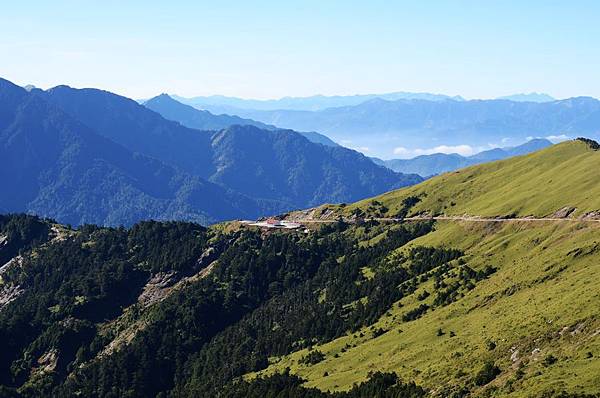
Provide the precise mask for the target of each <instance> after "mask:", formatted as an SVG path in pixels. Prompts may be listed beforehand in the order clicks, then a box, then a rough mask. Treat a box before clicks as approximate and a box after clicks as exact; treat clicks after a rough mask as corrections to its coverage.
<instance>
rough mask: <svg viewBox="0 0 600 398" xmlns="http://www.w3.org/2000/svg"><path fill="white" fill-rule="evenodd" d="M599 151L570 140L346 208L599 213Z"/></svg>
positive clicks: (448, 212)
mask: <svg viewBox="0 0 600 398" xmlns="http://www.w3.org/2000/svg"><path fill="white" fill-rule="evenodd" d="M599 168H600V151H594V150H592V149H590V148H589V147H588V146H587V145H586V144H585V143H583V142H581V141H569V142H564V143H561V144H558V145H554V146H552V147H550V148H547V149H544V150H541V151H539V152H535V153H533V154H529V155H525V156H519V157H515V158H510V159H506V160H501V161H497V162H492V163H487V164H483V165H477V166H472V167H468V168H465V169H461V170H458V171H454V172H449V173H446V174H442V175H440V176H438V177H434V178H432V179H430V180H427V181H425V182H423V183H421V184H418V185H415V186H412V187H408V188H404V189H400V190H396V191H392V192H389V193H386V194H383V195H381V196H378V197H376V198H370V199H366V200H363V201H360V202H357V203H354V204H351V205H347V206H345V207H344V208H341V207H339V206H336V205H326V206H327V207H329V208H331V209H333V210H336V212H337V213H343V214H346V215H350V214H352V212H353V211H354V210H355V209H357V208H361V209H363V210H366V209H367V208H368V207H369V206H370V205H371V203H372V201H373V200H377V201H379V202H381V203H382V204H383V205H384V206H385V207H387V208H388V209H389V211H388V212H387V214H388V215H395V214H396V213H397V212H398V210H399V209H400V208H401V201H402V199H404V198H406V197H409V196H418V197H419V198H421V201H420V202H419V203H418V204H417V205H416V206H414V207H413V208H412V210H411V214H420V213H427V214H435V215H441V214H446V215H464V214H469V215H480V216H507V215H516V216H529V215H534V216H539V217H544V216H549V215H552V214H554V213H555V212H556V211H557V210H560V209H562V208H564V207H576V211H575V212H574V213H573V216H580V215H583V214H584V213H586V212H589V211H595V210H600V184H598V174H597V170H598V169H599Z"/></svg>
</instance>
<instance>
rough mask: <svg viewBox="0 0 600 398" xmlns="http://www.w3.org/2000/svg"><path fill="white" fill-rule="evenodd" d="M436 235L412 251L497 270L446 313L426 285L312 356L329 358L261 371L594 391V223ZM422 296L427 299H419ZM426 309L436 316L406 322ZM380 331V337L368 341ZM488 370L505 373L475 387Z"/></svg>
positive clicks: (462, 228) (463, 226)
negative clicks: (436, 252) (454, 256)
mask: <svg viewBox="0 0 600 398" xmlns="http://www.w3.org/2000/svg"><path fill="white" fill-rule="evenodd" d="M563 147H567V148H572V147H577V145H573V144H568V145H565V146H563ZM588 156H589V155H588ZM436 228H437V230H436V231H435V232H433V233H431V234H428V235H426V236H424V237H422V238H419V239H418V240H416V241H414V242H411V244H410V245H411V246H412V245H422V246H436V247H452V248H460V249H462V250H464V251H465V257H464V259H465V260H466V262H467V263H468V265H469V266H470V267H472V268H473V269H482V268H483V267H485V266H487V265H490V266H492V267H494V268H496V269H497V271H496V272H495V273H493V274H492V275H491V276H489V278H488V279H485V280H482V281H480V282H478V283H477V284H476V286H475V288H474V289H473V290H470V291H466V292H463V294H464V296H462V297H459V298H458V300H457V301H455V302H453V303H451V304H449V305H446V306H434V305H433V298H434V296H435V295H436V289H435V288H434V286H433V281H432V280H431V279H428V280H426V281H423V282H422V283H420V284H419V287H418V289H417V290H416V292H415V293H414V294H412V295H410V296H408V297H405V298H404V299H402V300H401V301H400V302H399V303H396V304H394V305H393V307H392V308H391V309H390V311H389V312H388V314H387V315H384V316H383V317H382V318H381V319H380V320H379V321H378V322H377V324H375V325H374V327H372V328H365V329H363V330H362V331H360V332H355V333H349V334H348V335H347V336H346V337H342V338H339V339H337V340H334V341H332V342H330V343H327V344H324V345H322V346H318V347H314V349H316V350H319V351H321V352H323V353H324V354H325V359H324V360H323V361H322V362H319V363H317V364H314V365H306V364H302V363H299V359H301V358H302V357H304V356H305V355H306V354H307V351H306V350H303V351H299V352H297V353H294V354H292V355H289V356H286V357H284V358H278V359H274V360H273V362H274V364H273V365H272V366H271V367H270V368H269V369H267V371H266V372H267V373H268V372H273V371H281V370H283V369H285V368H286V367H290V368H291V370H292V372H295V373H298V374H300V375H301V376H302V377H304V378H306V379H307V380H308V383H307V384H308V385H310V386H317V387H319V388H320V389H324V390H327V389H333V390H337V389H348V388H350V387H351V386H352V384H353V383H355V382H360V381H362V380H365V379H366V378H367V375H368V374H369V372H372V371H375V370H387V371H391V370H393V371H396V372H398V374H399V375H401V377H403V378H404V379H407V380H416V381H417V382H418V383H419V384H422V385H424V386H426V387H428V388H431V389H432V393H434V394H435V393H437V394H439V395H446V394H445V393H444V390H446V389H447V390H446V391H447V392H450V391H456V388H460V387H457V386H468V387H469V389H471V391H472V392H475V393H476V394H477V395H478V393H481V394H483V393H484V391H488V392H489V391H490V389H491V390H496V389H497V390H498V391H497V392H498V393H499V394H500V395H501V396H505V395H509V396H538V395H539V394H540V393H542V392H548V391H563V390H565V391H568V392H586V393H596V392H598V391H600V359H599V357H600V320H599V319H598V315H599V313H600V288H598V286H600V272H599V271H600V261H599V258H600V256H599V254H600V239H599V236H600V235H599V233H600V229H599V227H598V226H597V225H596V224H590V223H587V224H583V223H581V224H580V223H572V224H571V223H569V224H565V223H556V222H544V223H541V224H540V223H537V224H535V225H534V224H532V223H527V222H518V221H515V222H511V223H507V224H503V225H499V224H491V223H490V224H483V223H481V224H480V223H477V224H475V223H468V222H455V221H452V222H450V221H443V222H439V223H438V224H437V227H436ZM401 250H408V247H405V248H402V249H401ZM393 255H394V253H391V254H390V256H393ZM454 262H456V261H454ZM454 266H456V264H454ZM444 280H445V281H446V282H447V283H450V281H449V280H448V279H444ZM424 290H427V291H428V292H430V293H431V295H430V296H429V297H427V298H425V299H422V300H419V299H418V297H419V296H420V295H421V294H422V293H423V291H424ZM421 297H422V296H421ZM423 303H426V304H429V305H431V306H432V307H433V310H429V311H428V312H426V313H425V315H423V316H422V317H421V318H419V319H416V320H414V321H403V320H402V315H404V314H406V313H407V312H409V311H411V310H412V309H414V308H416V307H417V306H419V305H421V304H423ZM378 328H382V329H383V331H384V333H383V334H382V335H380V336H378V337H374V330H377V329H378ZM440 329H441V331H440ZM440 333H441V335H440ZM515 352H516V354H515ZM487 361H490V362H493V363H495V365H496V366H498V367H499V369H500V371H501V373H500V374H499V375H498V376H497V377H496V378H495V379H494V380H493V381H491V382H490V383H486V385H484V386H476V385H475V386H474V384H473V379H474V375H476V374H477V372H478V371H479V370H480V369H481V368H482V367H483V364H484V363H485V362H487Z"/></svg>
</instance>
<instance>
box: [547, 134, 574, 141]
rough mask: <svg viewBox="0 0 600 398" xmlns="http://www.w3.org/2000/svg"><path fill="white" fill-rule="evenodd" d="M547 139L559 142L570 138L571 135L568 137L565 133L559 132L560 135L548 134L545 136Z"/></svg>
mask: <svg viewBox="0 0 600 398" xmlns="http://www.w3.org/2000/svg"><path fill="white" fill-rule="evenodd" d="M546 139H547V140H550V141H552V142H561V141H567V140H570V139H571V137H569V136H568V135H566V134H560V135H549V136H547V137H546Z"/></svg>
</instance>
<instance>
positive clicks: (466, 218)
mask: <svg viewBox="0 0 600 398" xmlns="http://www.w3.org/2000/svg"><path fill="white" fill-rule="evenodd" d="M429 220H436V221H467V222H515V221H522V222H549V221H550V222H585V223H600V219H594V218H567V217H565V218H557V217H541V218H538V217H515V218H486V217H473V216H436V217H405V218H393V217H373V218H365V219H364V221H380V222H404V221H429ZM289 221H293V222H297V223H300V224H310V223H334V222H337V221H338V220H337V219H314V218H311V219H303V218H290V219H289ZM343 221H344V222H347V223H354V222H356V220H354V219H350V218H343Z"/></svg>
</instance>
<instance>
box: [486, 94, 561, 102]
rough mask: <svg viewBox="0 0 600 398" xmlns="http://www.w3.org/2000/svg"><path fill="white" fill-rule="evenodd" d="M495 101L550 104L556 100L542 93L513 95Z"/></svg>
mask: <svg viewBox="0 0 600 398" xmlns="http://www.w3.org/2000/svg"><path fill="white" fill-rule="evenodd" d="M497 99H499V100H508V101H515V102H552V101H556V98H554V97H551V96H550V95H548V94H544V93H528V94H524V93H521V94H513V95H506V96H503V97H498V98H497Z"/></svg>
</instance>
